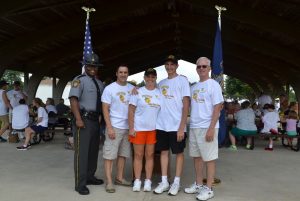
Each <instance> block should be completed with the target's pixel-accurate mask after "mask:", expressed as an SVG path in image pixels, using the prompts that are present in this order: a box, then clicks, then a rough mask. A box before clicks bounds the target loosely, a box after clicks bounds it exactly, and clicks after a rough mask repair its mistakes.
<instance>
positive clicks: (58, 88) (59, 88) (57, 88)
mask: <svg viewBox="0 0 300 201" xmlns="http://www.w3.org/2000/svg"><path fill="white" fill-rule="evenodd" d="M53 80H54V79H53ZM70 80H71V78H69V77H67V78H62V79H60V80H59V81H58V82H57V84H56V81H55V85H54V83H53V96H52V97H53V99H54V100H55V103H58V101H59V99H60V98H61V97H62V95H63V92H64V89H65V87H66V85H67V84H68V82H69V81H70Z"/></svg>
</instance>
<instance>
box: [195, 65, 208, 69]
mask: <svg viewBox="0 0 300 201" xmlns="http://www.w3.org/2000/svg"><path fill="white" fill-rule="evenodd" d="M207 67H208V65H199V66H197V69H201V68H207Z"/></svg>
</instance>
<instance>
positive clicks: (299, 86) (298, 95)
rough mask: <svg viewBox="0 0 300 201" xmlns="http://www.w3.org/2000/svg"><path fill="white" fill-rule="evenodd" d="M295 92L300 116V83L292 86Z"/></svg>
mask: <svg viewBox="0 0 300 201" xmlns="http://www.w3.org/2000/svg"><path fill="white" fill-rule="evenodd" d="M291 86H292V87H293V89H294V91H295V95H296V99H297V102H298V114H300V107H299V100H300V82H299V83H293V84H291Z"/></svg>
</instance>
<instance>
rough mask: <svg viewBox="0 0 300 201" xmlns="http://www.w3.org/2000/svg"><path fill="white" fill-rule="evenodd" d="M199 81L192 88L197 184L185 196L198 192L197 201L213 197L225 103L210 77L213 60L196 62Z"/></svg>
mask: <svg viewBox="0 0 300 201" xmlns="http://www.w3.org/2000/svg"><path fill="white" fill-rule="evenodd" d="M196 65H197V73H198V75H199V78H200V81H199V82H198V83H196V84H194V85H193V86H192V87H191V97H192V98H191V117H190V135H189V150H190V156H191V157H193V158H194V167H195V171H196V181H195V183H194V184H192V185H191V186H190V187H189V188H185V190H184V191H185V193H199V194H198V195H197V199H198V200H208V199H209V198H212V197H213V196H214V192H213V190H212V184H213V181H214V177H215V169H216V167H215V166H216V164H215V160H216V159H217V158H218V130H219V116H220V111H221V108H222V104H223V102H224V99H223V96H222V89H221V87H220V85H219V83H218V82H216V81H215V80H213V79H211V78H210V77H209V72H210V70H211V67H210V60H209V59H208V58H206V57H200V58H199V59H198V60H197V62H196ZM204 164H205V165H206V175H207V184H206V185H203V166H204Z"/></svg>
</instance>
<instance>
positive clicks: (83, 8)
mask: <svg viewBox="0 0 300 201" xmlns="http://www.w3.org/2000/svg"><path fill="white" fill-rule="evenodd" d="M81 8H82V10H84V11H85V12H86V19H87V20H88V19H89V18H90V12H95V11H96V9H95V8H87V7H85V6H82V7H81Z"/></svg>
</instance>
